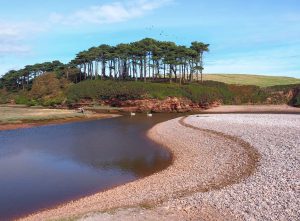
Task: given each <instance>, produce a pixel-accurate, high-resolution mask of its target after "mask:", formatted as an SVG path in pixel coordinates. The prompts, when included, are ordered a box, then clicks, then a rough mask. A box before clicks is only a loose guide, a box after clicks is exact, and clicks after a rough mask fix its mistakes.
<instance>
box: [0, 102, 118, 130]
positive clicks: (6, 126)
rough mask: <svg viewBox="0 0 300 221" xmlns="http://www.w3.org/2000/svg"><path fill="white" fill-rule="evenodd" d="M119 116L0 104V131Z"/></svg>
mask: <svg viewBox="0 0 300 221" xmlns="http://www.w3.org/2000/svg"><path fill="white" fill-rule="evenodd" d="M116 116H119V115H117V114H104V113H95V112H93V111H86V112H85V113H84V114H82V113H78V111H76V110H66V109H47V108H31V107H26V106H21V105H6V106H4V105H2V106H0V131H1V130H14V129H19V128H30V127H36V126H42V125H48V124H62V123H69V122H76V121H85V120H96V119H103V118H110V117H116Z"/></svg>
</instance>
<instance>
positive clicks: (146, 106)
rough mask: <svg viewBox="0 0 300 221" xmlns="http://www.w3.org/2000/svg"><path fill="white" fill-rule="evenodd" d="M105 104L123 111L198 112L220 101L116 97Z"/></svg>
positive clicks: (218, 103) (216, 104) (217, 104)
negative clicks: (122, 99)
mask: <svg viewBox="0 0 300 221" xmlns="http://www.w3.org/2000/svg"><path fill="white" fill-rule="evenodd" d="M105 104H106V105H110V106H115V107H121V108H122V110H123V111H128V112H147V111H151V112H154V113H163V112H167V113H170V112H178V113H183V112H199V111H201V110H203V109H207V108H210V107H212V106H214V107H215V106H219V105H220V102H217V101H216V102H213V103H205V104H197V103H193V102H192V101H191V100H189V99H187V98H177V97H168V98H166V99H164V100H159V99H141V100H126V101H120V100H117V99H112V100H107V101H105Z"/></svg>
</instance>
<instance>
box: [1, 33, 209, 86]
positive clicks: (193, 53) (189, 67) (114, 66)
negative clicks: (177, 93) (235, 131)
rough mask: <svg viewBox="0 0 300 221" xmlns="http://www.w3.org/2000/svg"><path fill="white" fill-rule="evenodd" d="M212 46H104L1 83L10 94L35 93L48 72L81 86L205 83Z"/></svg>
mask: <svg viewBox="0 0 300 221" xmlns="http://www.w3.org/2000/svg"><path fill="white" fill-rule="evenodd" d="M208 47H209V45H208V44H205V43H202V42H196V41H195V42H192V43H191V46H190V47H186V46H182V45H176V44H175V43H174V42H167V41H157V40H155V39H152V38H145V39H142V40H140V41H136V42H132V43H129V44H118V45H116V46H110V45H106V44H102V45H100V46H98V47H92V48H89V49H88V50H85V51H81V52H79V53H78V54H77V55H76V57H75V58H74V59H73V60H72V61H71V62H69V63H68V64H63V63H61V62H60V61H52V62H44V63H41V64H34V65H27V66H25V68H23V69H20V70H11V71H9V72H7V73H6V74H5V75H4V76H3V77H2V78H1V79H0V87H4V88H6V89H7V90H11V91H13V90H21V89H23V90H25V89H31V87H32V83H33V80H34V79H35V78H36V77H38V76H40V75H43V74H45V73H47V72H54V73H55V74H56V76H57V77H58V78H61V77H65V78H67V79H68V80H70V81H72V82H74V83H78V82H80V81H82V80H86V79H114V80H136V81H137V80H140V81H147V80H151V81H154V80H162V81H165V80H168V81H175V82H180V83H181V82H186V81H193V80H197V81H198V80H199V75H200V77H201V78H200V80H201V81H202V71H203V69H204V67H203V54H204V52H208V50H209V49H208Z"/></svg>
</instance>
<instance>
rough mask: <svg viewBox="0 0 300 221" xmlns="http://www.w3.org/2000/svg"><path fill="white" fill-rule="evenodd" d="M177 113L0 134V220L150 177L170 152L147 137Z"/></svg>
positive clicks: (166, 160)
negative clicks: (153, 129) (147, 132)
mask: <svg viewBox="0 0 300 221" xmlns="http://www.w3.org/2000/svg"><path fill="white" fill-rule="evenodd" d="M172 117H175V115H154V117H153V118H147V117H146V116H144V115H142V116H141V115H137V116H135V117H121V118H115V119H105V120H98V121H90V122H78V123H70V124H64V125H53V126H44V127H37V128H30V129H19V130H14V131H2V132H0V177H1V182H0V220H5V219H10V218H13V217H16V216H20V215H23V214H27V213H30V212H33V211H36V210H38V209H42V208H45V207H49V206H53V205H55V204H57V203H61V202H63V201H66V200H69V199H74V198H78V197H80V196H83V195H86V194H91V193H94V192H96V191H99V190H103V189H107V188H109V187H111V186H115V185H118V184H122V183H126V182H129V181H132V180H134V179H137V178H140V177H143V176H147V175H149V174H151V173H153V172H156V171H158V170H161V169H163V168H165V167H166V166H168V165H169V163H170V160H171V156H170V153H169V152H168V151H167V150H165V149H163V148H160V147H159V146H158V145H157V144H155V143H154V142H152V141H150V140H149V139H147V137H146V136H145V133H146V131H147V130H148V129H149V128H150V127H151V126H153V125H154V124H156V123H158V122H160V121H164V120H167V119H169V118H172Z"/></svg>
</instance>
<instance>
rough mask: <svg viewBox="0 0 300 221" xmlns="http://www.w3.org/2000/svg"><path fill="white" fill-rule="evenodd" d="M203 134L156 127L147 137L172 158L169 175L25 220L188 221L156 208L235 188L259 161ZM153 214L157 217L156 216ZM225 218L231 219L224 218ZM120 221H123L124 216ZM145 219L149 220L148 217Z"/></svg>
mask: <svg viewBox="0 0 300 221" xmlns="http://www.w3.org/2000/svg"><path fill="white" fill-rule="evenodd" d="M174 131H178V132H180V133H179V134H178V133H177V132H175V133H174ZM201 133H203V136H199V131H198V130H194V129H193V128H189V127H186V126H184V125H183V124H182V122H181V121H180V120H179V119H177V120H171V121H168V122H167V123H162V124H159V125H157V126H155V127H154V128H152V129H151V130H150V131H149V136H150V137H151V138H152V139H154V140H155V141H157V142H159V143H161V144H162V145H165V146H166V148H168V149H169V150H170V151H171V152H172V153H173V156H174V158H173V163H172V165H171V166H169V167H168V168H167V169H165V170H163V171H161V172H158V173H156V174H153V175H151V176H148V177H146V178H143V179H140V180H137V181H135V182H132V183H128V184H125V185H122V186H119V187H116V188H114V189H111V190H108V191H105V192H101V193H97V194H95V195H92V196H88V197H85V198H82V199H80V200H77V201H74V202H70V203H67V204H64V205H61V206H59V207H57V208H55V209H52V210H48V211H43V212H41V213H37V214H34V215H32V216H29V217H27V218H25V219H24V220H47V219H64V218H82V217H84V218H86V216H87V217H91V216H94V214H95V213H96V216H100V217H101V216H102V215H103V214H102V213H100V214H99V212H112V213H114V212H116V211H118V210H121V212H124V211H125V212H126V211H130V210H143V211H144V210H145V211H147V212H146V213H148V212H150V213H151V212H153V211H154V212H153V213H154V214H156V215H157V214H161V213H163V214H165V216H164V217H165V218H166V219H169V218H176V219H177V220H184V219H187V218H189V217H191V216H192V214H190V213H183V212H182V210H177V209H166V208H161V207H156V206H157V205H161V204H162V203H163V202H166V201H168V200H171V201H172V200H175V199H178V198H180V197H184V196H188V195H190V194H194V193H197V192H208V191H211V190H217V189H221V188H223V187H225V186H228V185H231V184H233V183H236V182H239V181H240V180H242V179H244V178H246V177H247V176H249V175H250V174H252V173H253V171H254V170H255V168H256V163H257V161H258V158H259V155H258V153H257V152H256V151H255V149H253V148H252V147H251V146H249V145H248V144H247V143H245V142H244V141H242V140H240V139H236V138H234V137H231V136H226V135H224V134H221V133H215V132H213V131H208V130H205V131H201ZM224 142H225V143H226V144H225V145H224ZM199 144H201V146H199ZM127 209H129V210H127ZM156 210H160V212H159V213H156ZM212 211H214V209H213V208H211V207H206V209H205V211H203V214H202V215H204V213H206V214H207V215H205V216H207V217H208V216H210V215H209V214H211V213H213V215H214V216H219V217H222V216H223V215H224V214H219V215H218V214H217V212H212ZM86 214H88V215H86ZM129 214H130V217H128V220H131V218H132V216H134V215H133V214H132V213H129ZM154 214H153V215H154ZM225 217H227V218H228V217H231V216H230V215H229V214H228V216H225ZM123 218H124V219H126V216H124V217H122V219H123ZM156 218H158V217H157V216H156V217H153V219H154V220H155V219H156ZM124 219H123V220H124ZM148 219H150V220H151V219H152V217H151V216H150V217H148ZM166 219H165V220H166Z"/></svg>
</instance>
